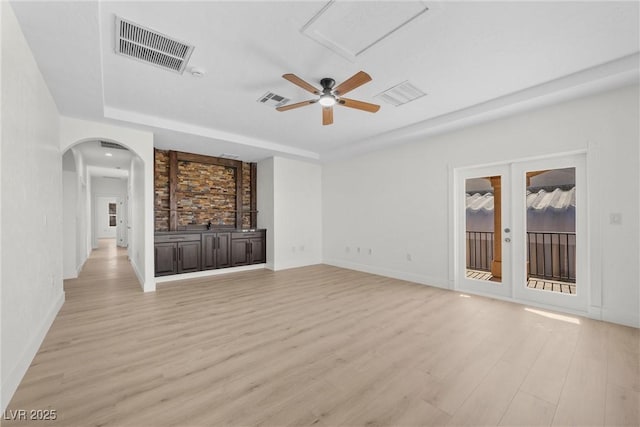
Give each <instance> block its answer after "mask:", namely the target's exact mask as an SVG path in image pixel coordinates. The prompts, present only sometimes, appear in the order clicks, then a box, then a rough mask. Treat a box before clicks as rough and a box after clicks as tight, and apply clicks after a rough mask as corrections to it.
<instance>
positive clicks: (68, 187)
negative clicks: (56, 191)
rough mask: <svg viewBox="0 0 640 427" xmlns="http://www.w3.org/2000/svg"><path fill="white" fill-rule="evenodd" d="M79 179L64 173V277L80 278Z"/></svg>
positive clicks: (74, 173)
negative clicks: (77, 257)
mask: <svg viewBox="0 0 640 427" xmlns="http://www.w3.org/2000/svg"><path fill="white" fill-rule="evenodd" d="M77 185H78V177H77V175H76V172H75V171H67V170H63V171H62V277H63V278H64V279H73V278H76V277H78V266H77V264H76V250H77V248H76V232H77V230H76V204H77V199H78V197H77Z"/></svg>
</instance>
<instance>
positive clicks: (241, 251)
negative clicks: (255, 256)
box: [231, 239, 249, 267]
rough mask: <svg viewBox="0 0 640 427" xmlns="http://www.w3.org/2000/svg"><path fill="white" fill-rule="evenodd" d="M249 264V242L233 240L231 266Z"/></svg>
mask: <svg viewBox="0 0 640 427" xmlns="http://www.w3.org/2000/svg"><path fill="white" fill-rule="evenodd" d="M247 264H249V240H247V239H231V265H232V266H233V267H235V266H237V265H247Z"/></svg>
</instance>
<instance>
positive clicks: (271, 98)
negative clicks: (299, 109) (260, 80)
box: [258, 92, 290, 107]
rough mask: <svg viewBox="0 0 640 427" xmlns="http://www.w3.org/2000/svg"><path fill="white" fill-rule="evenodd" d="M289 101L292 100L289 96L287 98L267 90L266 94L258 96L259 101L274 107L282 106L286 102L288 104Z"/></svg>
mask: <svg viewBox="0 0 640 427" xmlns="http://www.w3.org/2000/svg"><path fill="white" fill-rule="evenodd" d="M289 101H290V99H289V98H285V97H284V96H281V95H276V94H275V93H273V92H267V93H265V94H264V95H262V96H261V97H260V98H258V102H261V103H263V104H266V105H269V106H273V107H282V106H283V105H284V104H286V103H287V102H289Z"/></svg>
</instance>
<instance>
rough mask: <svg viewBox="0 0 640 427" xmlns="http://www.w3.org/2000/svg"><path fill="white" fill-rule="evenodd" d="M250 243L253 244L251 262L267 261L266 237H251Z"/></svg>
mask: <svg viewBox="0 0 640 427" xmlns="http://www.w3.org/2000/svg"><path fill="white" fill-rule="evenodd" d="M249 244H250V245H251V250H250V252H249V254H250V256H251V264H260V263H263V262H266V259H265V250H264V249H265V242H264V239H262V238H258V239H251V240H250V241H249Z"/></svg>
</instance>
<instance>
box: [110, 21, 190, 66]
mask: <svg viewBox="0 0 640 427" xmlns="http://www.w3.org/2000/svg"><path fill="white" fill-rule="evenodd" d="M115 33H116V53H118V54H120V55H124V56H128V57H130V58H134V59H137V60H139V61H143V62H147V63H149V64H153V65H155V66H157V67H160V68H164V69H165V70H169V71H173V72H175V73H179V74H182V72H183V71H184V69H185V68H186V66H187V63H188V62H189V58H190V57H191V53H192V52H193V49H194V47H193V46H191V45H188V44H186V43H184V42H181V41H179V40H176V39H172V38H170V37H168V36H166V35H164V34H161V33H159V32H157V31H155V30H151V29H149V28H144V27H142V26H141V25H138V24H136V23H133V22H131V21H127V20H126V19H123V18H120V17H116V31H115Z"/></svg>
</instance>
